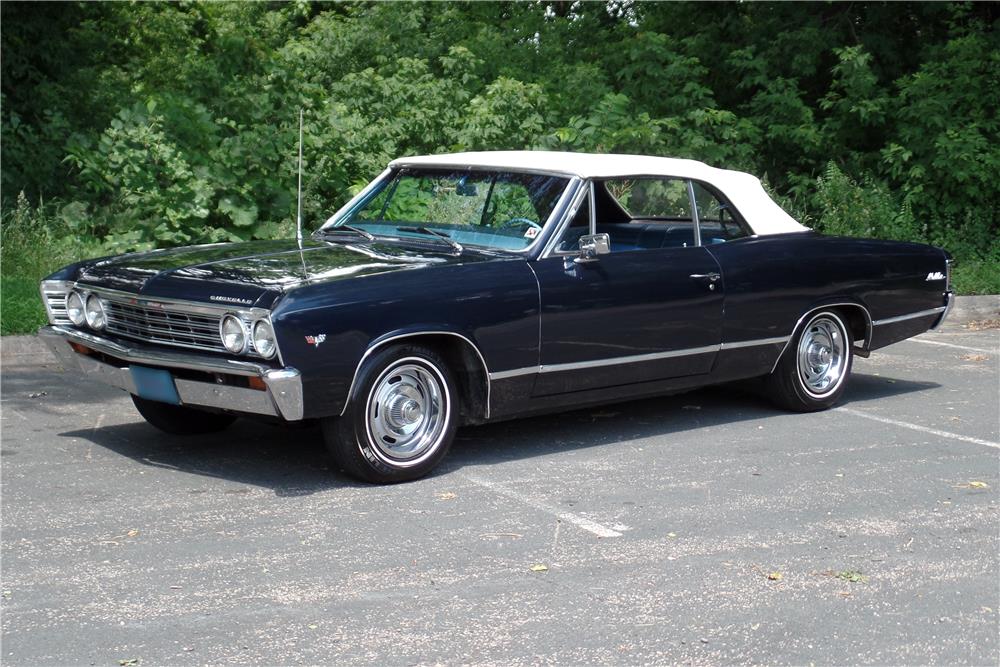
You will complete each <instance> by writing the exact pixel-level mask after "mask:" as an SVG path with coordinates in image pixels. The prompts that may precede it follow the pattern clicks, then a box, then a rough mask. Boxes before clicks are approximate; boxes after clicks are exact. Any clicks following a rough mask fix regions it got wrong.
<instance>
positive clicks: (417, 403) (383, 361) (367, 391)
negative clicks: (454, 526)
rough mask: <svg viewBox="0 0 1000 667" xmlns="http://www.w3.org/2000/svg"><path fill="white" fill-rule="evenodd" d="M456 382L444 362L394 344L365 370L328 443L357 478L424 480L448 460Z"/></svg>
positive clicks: (329, 422) (326, 429)
mask: <svg viewBox="0 0 1000 667" xmlns="http://www.w3.org/2000/svg"><path fill="white" fill-rule="evenodd" d="M455 387H456V383H455V380H454V378H453V376H452V373H451V371H450V370H449V368H448V366H447V364H446V363H445V361H444V359H442V358H441V356H440V355H439V354H437V353H436V352H435V351H434V350H431V349H429V348H425V347H423V346H417V345H394V346H391V347H388V348H386V349H384V350H381V351H379V352H377V353H375V354H374V355H372V356H371V357H370V358H369V359H366V360H365V362H364V363H363V364H362V367H361V370H360V371H359V373H358V378H357V382H356V383H355V389H354V393H353V395H352V396H351V397H350V399H349V400H350V402H349V404H348V406H347V410H346V411H345V412H344V415H343V416H342V417H330V418H327V419H324V420H323V438H324V440H325V441H326V446H327V448H328V449H329V450H330V453H331V454H332V455H333V457H334V459H335V461H336V462H337V463H338V464H339V465H340V467H341V468H343V469H344V471H345V472H346V473H348V474H349V475H351V476H352V477H357V478H359V479H362V480H364V481H367V482H374V483H378V484H387V483H392V482H403V481H407V480H411V479H417V478H418V477H423V476H424V475H426V474H427V473H429V472H430V471H431V470H432V469H433V468H434V467H435V466H436V465H437V464H438V463H439V462H440V461H441V459H443V458H444V457H445V455H446V454H447V453H448V449H449V448H450V447H451V443H452V440H454V438H455V429H456V428H457V425H458V406H457V404H456V401H457V396H456V391H455Z"/></svg>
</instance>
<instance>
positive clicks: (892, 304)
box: [708, 232, 947, 379]
mask: <svg viewBox="0 0 1000 667" xmlns="http://www.w3.org/2000/svg"><path fill="white" fill-rule="evenodd" d="M708 249H709V251H710V252H711V253H712V254H713V255H714V256H715V258H716V259H717V260H718V262H719V265H720V267H721V268H722V275H723V289H724V290H725V306H724V308H725V312H724V325H723V342H724V343H725V342H735V341H744V340H754V339H763V338H771V337H778V336H789V335H792V334H793V332H794V329H795V326H796V324H797V322H798V321H799V319H800V318H801V317H802V316H803V315H804V314H806V313H807V312H809V311H810V310H813V309H815V308H817V307H820V306H823V305H824V304H834V303H839V302H848V303H856V304H858V305H861V306H864V307H865V308H866V309H867V310H868V312H869V313H870V316H871V319H872V320H874V321H878V320H883V319H888V318H893V317H897V316H901V315H906V314H911V313H916V312H920V311H926V310H929V309H933V308H938V307H941V306H943V305H944V293H945V290H946V285H945V282H946V281H945V280H928V279H927V278H928V274H929V273H934V272H940V273H941V274H942V275H944V274H945V273H946V271H947V269H946V262H945V254H944V252H943V251H942V250H940V249H939V248H934V247H932V246H927V245H923V244H918V243H905V242H897V241H883V240H872V239H855V238H846V237H830V236H823V235H820V234H816V233H813V232H807V233H793V234H780V235H770V236H761V237H757V238H749V239H744V240H740V241H736V242H731V243H724V244H718V245H711V246H708ZM933 321H934V319H933V318H931V317H928V318H920V319H918V320H912V321H909V324H906V325H904V326H902V327H895V326H889V327H882V326H876V327H873V332H872V335H871V340H869V341H867V345H866V347H868V348H869V349H876V348H878V347H882V346H884V345H888V344H890V343H893V342H896V341H897V340H902V339H903V338H906V337H909V336H912V335H915V334H917V333H920V332H922V331H925V330H926V329H927V328H929V327H930V325H931V324H932V323H933ZM858 344H861V343H860V341H859V343H858ZM781 347H783V346H775V347H770V346H769V347H768V348H764V349H753V348H747V349H746V350H745V351H742V352H739V353H737V351H736V350H733V351H732V352H731V353H729V354H723V355H720V360H719V364H717V369H716V372H717V375H720V376H722V378H721V379H726V378H728V377H735V376H749V375H751V374H760V373H763V372H769V371H770V366H771V365H773V363H774V362H775V361H776V360H777V355H778V354H780V351H781ZM750 355H753V358H752V359H751V358H750ZM748 366H749V367H748ZM751 371H753V372H752V373H751Z"/></svg>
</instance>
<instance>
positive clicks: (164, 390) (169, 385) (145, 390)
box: [129, 366, 181, 405]
mask: <svg viewBox="0 0 1000 667" xmlns="http://www.w3.org/2000/svg"><path fill="white" fill-rule="evenodd" d="M129 371H130V372H131V373H132V383H133V384H135V393H136V395H138V396H139V398H145V399H148V400H150V401H160V402H162V403H170V404H172V405H180V403H181V397H180V396H179V395H178V394H177V385H175V384H174V376H173V375H171V374H170V371H165V370H163V369H161V368H147V367H146V366H129Z"/></svg>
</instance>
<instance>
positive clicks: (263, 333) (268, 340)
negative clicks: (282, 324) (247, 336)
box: [253, 320, 278, 359]
mask: <svg viewBox="0 0 1000 667" xmlns="http://www.w3.org/2000/svg"><path fill="white" fill-rule="evenodd" d="M253 349H255V350H257V354H259V355H260V356H262V357H264V358H265V359H270V358H271V357H273V356H274V353H275V352H276V351H277V350H278V344H277V343H276V342H275V340H274V329H273V328H272V327H271V324H270V322H268V321H267V320H257V321H256V322H254V323H253Z"/></svg>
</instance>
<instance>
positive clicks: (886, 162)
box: [0, 0, 1000, 313]
mask: <svg viewBox="0 0 1000 667" xmlns="http://www.w3.org/2000/svg"><path fill="white" fill-rule="evenodd" d="M0 14H2V15H0V24H2V25H3V30H2V31H0V51H2V53H0V55H2V57H0V69H2V83H3V85H2V90H0V141H2V145H3V151H2V153H0V161H2V164H0V217H2V219H3V221H4V223H5V225H6V224H7V223H8V222H9V221H12V220H14V219H15V218H17V219H18V220H22V219H24V218H25V216H27V217H29V218H30V217H32V216H35V218H37V219H39V220H44V221H45V224H44V225H41V226H40V227H44V228H45V230H44V231H42V230H41V229H40V228H39V229H36V231H37V232H38V233H39V234H42V236H39V237H38V238H39V239H40V241H39V242H40V243H43V244H47V245H49V246H50V247H47V252H46V253H44V256H42V257H39V258H38V263H35V264H31V266H34V267H36V268H35V269H33V270H32V272H33V273H37V272H38V271H39V270H40V269H38V268H37V267H39V266H42V265H46V264H47V263H50V262H49V259H50V258H49V256H51V257H56V256H59V257H62V256H66V257H70V258H76V257H78V256H81V255H80V254H79V253H83V252H101V251H103V250H107V251H108V252H119V251H122V250H130V249H143V248H150V247H162V246H171V245H178V244H186V243H196V242H210V241H225V240H248V239H255V238H273V237H277V236H283V235H284V236H287V235H289V234H291V233H292V232H293V230H294V216H295V201H296V193H295V183H296V178H295V176H296V143H297V137H298V112H299V110H300V109H303V110H304V115H305V146H304V164H305V174H304V213H305V221H306V226H307V227H310V228H311V227H315V226H317V225H318V224H319V222H320V221H322V220H323V219H325V218H326V217H327V216H328V215H329V214H330V212H331V211H333V210H335V209H336V208H337V207H338V206H339V205H340V204H342V203H343V202H344V201H345V200H346V199H347V198H348V197H349V196H350V195H351V194H352V193H353V192H356V191H357V189H358V188H359V187H360V184H363V183H364V182H366V181H367V180H368V179H370V178H371V177H372V176H374V175H375V174H377V173H378V172H379V171H380V170H381V169H383V168H384V166H385V164H386V162H387V161H388V160H390V159H392V158H395V157H399V156H402V155H413V154H417V153H437V152H444V151H452V150H489V149H502V148H522V147H523V148H532V147H535V148H555V149H568V150H592V151H616V152H636V153H646V154H660V155H672V156H676V157H683V158H694V159H699V160H704V161H706V162H708V163H710V164H713V165H716V166H722V167H729V168H736V169H741V170H744V171H749V172H751V173H754V174H757V175H759V176H761V177H762V178H763V179H764V181H765V182H766V183H767V184H768V187H769V188H770V189H771V191H772V192H773V193H774V194H775V196H776V198H777V199H778V200H779V201H781V202H782V203H783V205H785V206H786V208H788V209H789V210H790V211H791V212H792V213H793V214H794V215H795V216H796V217H797V218H799V219H800V220H802V221H803V222H804V223H806V224H808V225H812V226H815V227H816V228H818V229H820V230H822V231H825V232H828V233H835V234H854V235H862V236H872V237H877V238H895V239H908V240H918V241H924V242H928V243H933V244H935V245H938V246H942V247H944V248H946V249H948V250H949V251H950V252H951V253H952V254H953V255H954V256H955V257H956V258H957V259H958V265H957V267H956V280H957V281H958V285H959V287H960V289H962V290H968V291H982V290H989V289H994V287H992V286H995V276H996V274H997V273H1000V266H998V254H1000V253H998V251H997V250H996V244H997V238H998V236H1000V217H998V216H1000V206H998V205H997V202H1000V179H998V178H997V174H998V173H1000V116H998V115H997V113H996V109H997V108H1000V75H998V72H1000V30H996V21H997V19H998V15H997V12H996V5H991V4H990V3H950V2H940V3H833V4H818V3H698V2H674V3H630V2H628V3H626V2H613V3H541V4H539V3H448V4H434V3H408V4H404V3H353V2H345V3H335V4H321V3H309V2H296V3H246V2H213V3H205V2H201V3H199V2H185V3H29V2H18V1H16V0H12V1H8V2H3V3H0ZM22 191H23V192H25V193H26V197H27V199H26V200H25V202H24V203H23V204H22V203H19V201H18V193H20V192H22ZM43 200H44V201H45V202H46V203H45V204H44V205H41V204H39V205H37V206H34V207H32V206H29V205H28V204H27V202H29V201H30V202H41V201H43ZM18 211H19V212H18ZM26 211H32V213H31V214H30V215H29V214H28V213H26ZM18 216H20V217H18ZM10 224H11V226H12V227H13V228H15V229H13V231H11V232H10V234H11V235H10V236H8V234H7V232H6V231H5V233H4V234H5V235H4V243H5V245H6V244H7V243H10V244H11V245H12V246H13V245H16V243H17V241H16V238H19V237H18V235H19V234H21V235H26V234H28V232H27V231H26V230H28V229H29V228H31V229H34V228H32V227H31V225H25V224H22V222H17V223H16V224H15V223H13V222H10ZM50 227H51V228H53V229H58V230H59V234H56V235H54V236H51V232H50V231H48V229H49V228H50ZM46 235H49V236H46ZM28 236H30V234H29V235H27V236H24V238H28ZM69 239H74V240H69ZM14 257H15V254H12V253H11V252H8V250H7V249H6V248H5V249H4V260H5V262H7V263H9V264H11V266H16V265H17V262H19V261H21V260H20V259H17V258H15V259H12V258H14ZM25 261H27V260H25ZM29 264H30V262H29ZM16 275H17V274H16V273H12V270H11V271H8V270H7V268H6V267H5V268H4V276H5V277H8V278H10V285H11V287H6V286H5V288H4V290H5V292H4V293H5V295H8V296H9V295H10V294H12V292H11V291H10V290H13V289H14V288H13V285H14V284H15V282H16V280H17V277H16ZM5 282H7V281H5ZM24 293H25V294H26V293H27V292H24ZM12 308H13V306H12V305H9V306H8V307H7V310H8V311H9V312H11V313H13V312H14V311H13V310H11V309H12Z"/></svg>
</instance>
